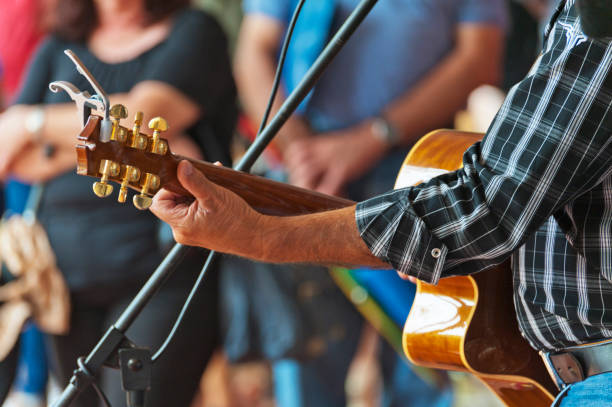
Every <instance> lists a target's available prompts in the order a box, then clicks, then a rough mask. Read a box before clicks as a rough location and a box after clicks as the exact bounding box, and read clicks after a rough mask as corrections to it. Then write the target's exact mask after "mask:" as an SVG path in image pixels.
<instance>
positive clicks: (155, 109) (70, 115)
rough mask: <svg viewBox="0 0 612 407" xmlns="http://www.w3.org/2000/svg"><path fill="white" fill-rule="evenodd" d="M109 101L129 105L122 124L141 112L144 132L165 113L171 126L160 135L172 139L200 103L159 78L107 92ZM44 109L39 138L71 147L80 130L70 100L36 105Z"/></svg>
mask: <svg viewBox="0 0 612 407" xmlns="http://www.w3.org/2000/svg"><path fill="white" fill-rule="evenodd" d="M109 98H110V103H111V105H114V104H122V105H124V106H125V107H127V108H128V111H129V116H128V118H127V119H124V120H123V121H122V122H121V124H122V125H123V126H126V127H128V128H131V127H132V119H133V117H134V115H135V113H136V112H138V111H141V112H143V113H144V125H143V127H142V131H143V132H147V131H148V128H147V126H146V123H148V121H149V120H150V119H152V118H153V117H156V116H162V117H164V118H165V119H166V120H167V121H168V123H169V125H170V127H169V129H168V131H167V132H165V133H164V134H163V137H164V138H166V139H169V140H172V139H173V138H175V137H178V136H179V135H181V134H182V133H183V132H184V130H185V129H186V128H187V127H189V126H190V125H191V124H193V122H195V120H197V118H198V116H199V115H200V114H201V112H200V110H199V107H198V106H197V105H196V104H195V103H194V102H193V101H191V100H190V99H189V98H187V97H186V96H185V95H183V94H182V93H181V92H180V91H178V90H177V89H176V88H174V87H172V86H170V85H167V84H165V83H161V82H155V81H148V82H141V83H139V84H138V85H136V86H135V87H134V88H133V89H132V90H131V91H130V92H129V93H118V94H113V95H110V97H109ZM39 106H40V107H41V108H42V109H43V111H44V117H45V121H44V124H43V127H42V129H41V134H40V135H39V140H37V141H39V142H41V143H44V144H50V145H53V146H55V147H56V148H74V145H75V143H76V136H77V135H78V134H79V132H80V131H81V127H82V123H81V118H80V117H78V115H77V110H76V108H75V105H74V104H73V103H60V104H50V105H39Z"/></svg>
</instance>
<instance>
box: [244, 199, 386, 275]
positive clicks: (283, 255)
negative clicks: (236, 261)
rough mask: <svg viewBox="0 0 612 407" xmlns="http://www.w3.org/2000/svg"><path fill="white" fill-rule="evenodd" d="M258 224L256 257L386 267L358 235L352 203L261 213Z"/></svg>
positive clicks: (275, 260)
mask: <svg viewBox="0 0 612 407" xmlns="http://www.w3.org/2000/svg"><path fill="white" fill-rule="evenodd" d="M259 226H260V231H259V232H257V239H258V240H259V241H258V242H257V243H256V244H255V247H257V248H258V255H257V257H258V260H262V261H269V262H274V263H305V262H307V263H319V264H343V265H362V266H370V267H377V268H385V267H386V268H388V267H389V265H388V264H386V263H384V262H382V261H381V260H379V259H378V258H376V257H375V256H374V255H372V253H371V252H370V250H369V249H368V247H367V246H366V244H365V243H364V242H363V240H362V239H361V237H360V236H359V231H358V229H357V225H356V223H355V206H351V207H348V208H344V209H338V210H334V211H328V212H322V213H317V214H311V215H304V216H294V217H270V216H263V217H262V218H261V219H260V222H259ZM252 249H253V246H250V247H249V249H248V250H249V251H251V250H252ZM243 255H245V256H250V255H253V253H252V252H250V253H244V254H243Z"/></svg>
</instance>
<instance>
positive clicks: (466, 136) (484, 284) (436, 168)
mask: <svg viewBox="0 0 612 407" xmlns="http://www.w3.org/2000/svg"><path fill="white" fill-rule="evenodd" d="M481 138H482V134H476V133H465V132H457V131H449V130H438V131H435V132H432V133H429V134H428V135H426V136H424V137H423V138H421V139H420V140H419V141H418V142H417V144H415V146H414V147H413V148H412V149H411V150H410V152H409V153H408V156H407V157H406V159H405V161H404V163H403V164H402V168H401V169H400V172H399V175H398V178H397V181H396V188H400V187H405V186H410V185H414V184H416V183H419V182H423V181H427V180H428V179H429V178H431V176H432V175H436V174H439V173H442V172H448V171H454V170H456V169H458V168H460V167H461V165H462V162H461V159H462V155H463V152H464V151H465V150H467V149H468V147H469V146H471V145H472V144H474V143H475V142H477V141H479V140H480V139H481ZM423 176H424V177H423ZM512 293H513V288H512V270H511V269H510V261H509V260H507V261H505V262H504V263H502V264H500V265H498V266H496V267H494V268H492V269H489V270H486V271H483V272H480V273H476V274H473V275H470V276H465V277H464V276H459V277H448V278H443V279H441V280H440V281H439V282H438V284H437V285H435V286H433V285H430V284H426V283H422V282H420V281H418V282H417V294H416V296H415V298H414V302H413V304H412V308H411V309H410V314H409V315H408V319H407V320H406V324H405V325H404V333H403V347H404V353H405V354H406V356H407V357H408V359H410V361H412V362H413V363H415V364H417V365H420V366H426V367H432V368H438V369H448V370H457V371H463V372H469V373H472V374H474V375H475V376H477V377H478V378H479V379H480V380H481V381H482V382H484V384H485V385H486V386H487V387H489V388H490V389H491V391H493V393H495V394H496V395H497V396H498V397H499V398H500V399H501V400H502V401H503V402H504V403H505V404H506V405H507V406H509V407H526V406H529V407H534V406H542V407H544V406H550V405H551V403H552V402H553V400H554V395H555V394H556V393H557V388H556V387H555V385H554V383H553V382H552V380H551V378H550V376H549V375H548V372H547V371H546V368H545V366H544V363H543V362H542V360H541V359H540V356H539V355H538V353H537V352H536V351H535V350H534V349H533V348H532V347H531V346H529V344H528V343H527V341H526V340H525V339H524V338H523V337H522V335H521V333H520V331H519V328H518V322H517V320H516V312H515V310H514V302H513V299H512Z"/></svg>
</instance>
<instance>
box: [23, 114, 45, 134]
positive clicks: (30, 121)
mask: <svg viewBox="0 0 612 407" xmlns="http://www.w3.org/2000/svg"><path fill="white" fill-rule="evenodd" d="M44 124H45V111H44V109H43V108H42V107H40V106H36V107H34V108H33V109H32V110H31V111H30V113H28V115H27V116H26V118H25V129H26V131H27V132H28V133H29V134H30V136H31V137H32V141H33V142H35V143H40V141H41V139H42V128H43V125H44Z"/></svg>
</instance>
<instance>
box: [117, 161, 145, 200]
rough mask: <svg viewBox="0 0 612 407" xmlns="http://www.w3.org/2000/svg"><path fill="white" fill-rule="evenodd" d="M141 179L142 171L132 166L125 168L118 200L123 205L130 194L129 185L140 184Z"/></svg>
mask: <svg viewBox="0 0 612 407" xmlns="http://www.w3.org/2000/svg"><path fill="white" fill-rule="evenodd" d="M139 179H140V170H139V169H138V168H136V167H132V166H131V165H126V166H125V175H124V176H123V179H122V181H121V188H120V189H119V196H118V198H117V200H118V201H119V202H121V203H125V201H126V200H127V194H128V189H127V188H128V184H129V183H130V182H138V180H139Z"/></svg>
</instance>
